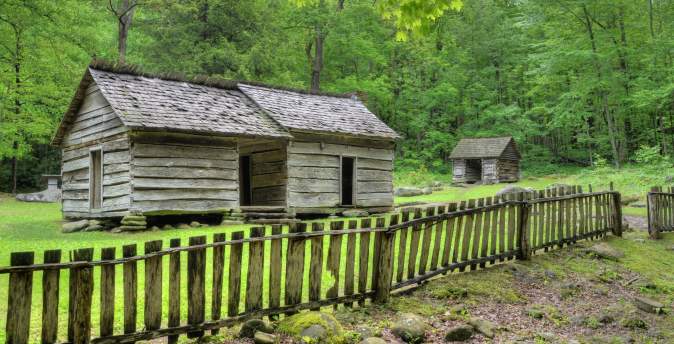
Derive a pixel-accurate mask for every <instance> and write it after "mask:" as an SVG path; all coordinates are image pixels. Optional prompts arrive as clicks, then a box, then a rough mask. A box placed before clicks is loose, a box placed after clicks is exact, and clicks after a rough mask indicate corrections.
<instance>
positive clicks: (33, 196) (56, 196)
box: [16, 189, 61, 202]
mask: <svg viewBox="0 0 674 344" xmlns="http://www.w3.org/2000/svg"><path fill="white" fill-rule="evenodd" d="M16 199H17V200H18V201H22V202H58V201H60V200H61V190H59V189H56V190H49V189H47V190H42V191H39V192H33V193H26V194H17V195H16Z"/></svg>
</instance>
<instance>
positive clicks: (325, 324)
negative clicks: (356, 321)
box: [277, 312, 344, 343]
mask: <svg viewBox="0 0 674 344" xmlns="http://www.w3.org/2000/svg"><path fill="white" fill-rule="evenodd" d="M315 325H316V326H315ZM319 328H320V329H319ZM277 329H278V331H279V332H282V333H285V334H288V335H291V336H294V337H296V338H301V337H305V336H307V337H311V338H314V336H319V337H316V338H315V339H317V341H318V342H320V343H323V342H326V343H332V342H341V341H342V340H343V336H344V335H343V329H342V325H340V324H339V322H338V321H337V320H336V319H335V318H334V317H333V316H332V315H330V314H327V313H322V312H303V313H297V314H295V315H292V316H289V317H286V318H283V319H282V320H281V321H280V322H279V324H278V328H277Z"/></svg>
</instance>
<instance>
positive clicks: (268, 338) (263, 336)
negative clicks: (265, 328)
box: [253, 331, 278, 344]
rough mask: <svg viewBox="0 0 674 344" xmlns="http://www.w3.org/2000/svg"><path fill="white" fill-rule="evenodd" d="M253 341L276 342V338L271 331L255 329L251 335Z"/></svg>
mask: <svg viewBox="0 0 674 344" xmlns="http://www.w3.org/2000/svg"><path fill="white" fill-rule="evenodd" d="M253 341H254V342H255V344H274V343H276V342H278V338H276V336H275V335H273V334H271V333H265V332H262V331H257V332H255V334H254V335H253Z"/></svg>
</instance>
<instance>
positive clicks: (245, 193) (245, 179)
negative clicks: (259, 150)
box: [239, 155, 253, 206]
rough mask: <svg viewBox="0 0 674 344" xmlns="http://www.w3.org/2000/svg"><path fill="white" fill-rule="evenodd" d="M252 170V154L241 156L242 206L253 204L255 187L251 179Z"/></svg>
mask: <svg viewBox="0 0 674 344" xmlns="http://www.w3.org/2000/svg"><path fill="white" fill-rule="evenodd" d="M251 170H252V168H251V161H250V155H246V156H241V157H239V190H240V191H239V192H240V197H239V200H240V204H241V206H247V205H251V204H252V198H253V188H252V185H251V180H250V179H251V178H250V175H251Z"/></svg>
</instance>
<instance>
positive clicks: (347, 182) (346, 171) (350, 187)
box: [339, 157, 356, 206]
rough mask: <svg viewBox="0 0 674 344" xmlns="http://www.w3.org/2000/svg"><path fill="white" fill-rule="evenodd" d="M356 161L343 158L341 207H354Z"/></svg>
mask: <svg viewBox="0 0 674 344" xmlns="http://www.w3.org/2000/svg"><path fill="white" fill-rule="evenodd" d="M355 165H356V164H355V159H354V158H350V157H342V164H341V178H340V182H341V183H340V189H339V190H340V194H341V205H346V206H352V205H354V204H353V191H354V190H355V187H354V182H355V178H354V170H355V168H354V167H355Z"/></svg>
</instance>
